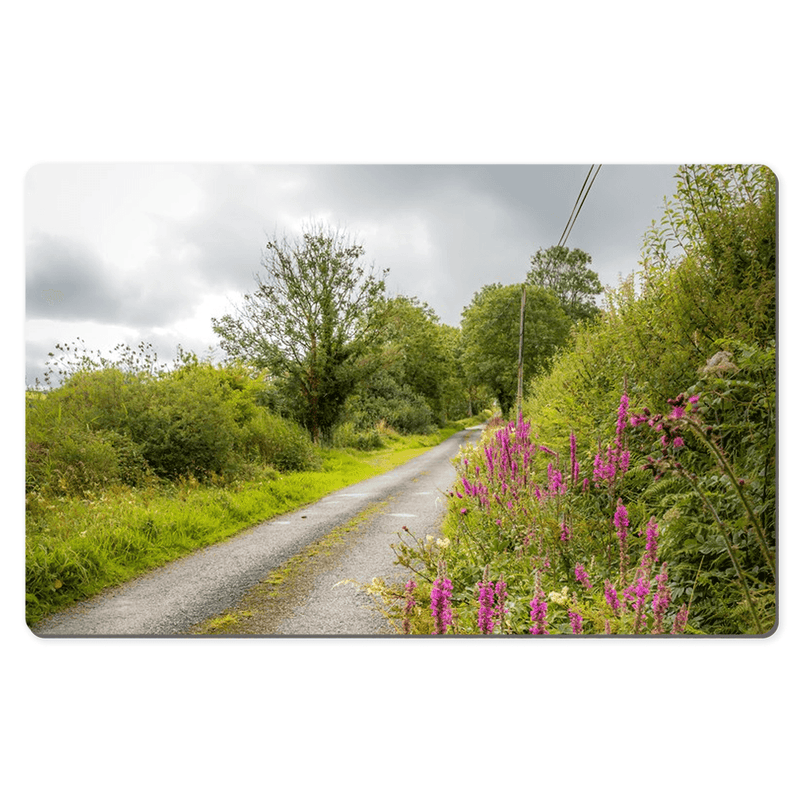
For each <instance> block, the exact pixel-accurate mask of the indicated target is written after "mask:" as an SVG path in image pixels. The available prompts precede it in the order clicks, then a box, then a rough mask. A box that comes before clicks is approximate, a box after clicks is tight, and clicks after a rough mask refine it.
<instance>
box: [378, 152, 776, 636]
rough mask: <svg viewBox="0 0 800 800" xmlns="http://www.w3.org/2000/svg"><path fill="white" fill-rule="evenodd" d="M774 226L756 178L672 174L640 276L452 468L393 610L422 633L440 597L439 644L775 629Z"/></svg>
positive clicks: (727, 169) (733, 172) (402, 555)
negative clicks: (436, 522) (673, 182)
mask: <svg viewBox="0 0 800 800" xmlns="http://www.w3.org/2000/svg"><path fill="white" fill-rule="evenodd" d="M775 221H776V217H775V181H774V176H773V175H772V174H771V173H770V172H769V170H767V169H766V168H763V167H745V166H742V167H739V166H688V167H683V168H681V170H680V172H679V175H678V190H677V193H676V195H675V198H673V200H672V201H671V202H669V203H667V205H666V210H665V214H664V218H663V219H662V221H661V223H660V225H654V227H653V230H651V231H650V232H649V233H648V235H647V237H646V239H645V248H644V252H643V258H642V264H643V272H642V274H641V275H640V276H638V279H637V280H635V279H634V278H630V279H628V280H626V281H624V282H623V283H622V284H621V285H620V287H619V288H618V289H617V290H615V291H611V292H608V293H607V296H606V304H605V309H604V311H603V313H602V315H601V316H600V317H599V318H598V319H597V320H595V321H594V322H592V323H590V324H587V323H582V324H579V325H577V326H576V327H575V328H573V330H572V331H571V334H570V339H569V345H568V347H565V348H563V349H562V351H561V352H560V353H559V354H558V355H557V356H556V357H555V359H554V361H553V364H552V368H551V369H550V371H549V372H548V373H547V374H541V375H539V376H538V377H535V378H534V379H533V381H532V382H531V384H530V388H529V393H528V398H527V400H526V402H525V405H524V411H525V418H526V419H527V420H530V422H524V421H522V420H519V421H518V422H517V423H516V424H511V425H507V426H505V427H495V428H493V429H492V430H491V432H490V430H489V429H487V434H486V436H487V438H486V440H485V441H484V442H483V443H482V445H481V446H479V447H476V448H474V449H471V450H468V451H464V453H463V454H462V458H461V459H460V460H459V462H458V464H457V467H458V471H459V481H458V482H457V483H456V485H455V487H454V488H453V494H452V497H451V500H450V508H449V513H448V518H447V521H446V523H445V528H444V531H443V533H444V534H445V535H444V536H443V537H441V538H440V539H438V540H435V539H433V538H431V539H430V540H426V541H418V540H415V539H414V538H413V536H412V532H410V531H407V532H406V533H405V534H404V537H403V538H404V541H403V542H401V544H400V545H399V546H398V559H399V561H400V563H403V564H405V565H406V566H408V567H409V568H410V569H412V570H415V578H414V582H415V583H416V584H418V585H417V586H416V587H415V588H414V590H413V592H412V595H411V598H410V600H409V598H408V597H405V594H404V592H403V591H401V590H400V588H394V589H393V590H392V591H387V592H386V593H385V595H384V596H385V599H386V600H387V602H388V603H389V606H390V608H391V613H393V614H395V616H396V617H397V618H398V619H401V618H403V616H404V614H407V619H406V622H407V623H408V625H409V626H410V627H411V628H412V629H413V630H414V631H415V632H432V625H433V626H435V625H437V624H440V622H441V619H442V614H441V611H440V610H437V609H438V608H440V606H441V604H442V602H443V599H442V598H443V597H444V595H442V591H443V588H442V587H443V586H444V588H446V589H447V592H445V595H447V597H446V601H447V603H449V604H450V608H449V611H448V613H452V624H450V625H448V632H456V633H480V632H483V633H486V632H489V631H490V629H491V631H493V632H495V633H497V632H505V633H528V632H532V633H543V632H548V633H578V632H580V633H604V632H606V633H640V634H641V633H645V632H648V633H662V632H664V633H668V632H669V631H675V632H678V631H681V630H683V631H686V632H693V633H713V634H737V633H738V634H741V633H749V634H762V635H763V634H765V633H768V632H769V631H770V630H772V629H774V621H775V618H776V616H775V615H776V586H775V560H776V558H775V556H776V497H775V458H776V447H775V446H776V439H775V433H776V417H775V271H776V263H775V252H776V241H775V233H776V226H775ZM509 316H511V315H509ZM489 327H490V325H489V322H488V321H487V322H486V323H485V324H484V326H483V329H484V330H488V329H489ZM621 395H622V398H623V399H622V401H620V396H621ZM528 426H530V427H528ZM573 437H575V439H573ZM567 443H569V444H567ZM567 453H568V454H569V455H567ZM575 470H577V472H576V471H575ZM445 576H446V579H447V580H448V581H450V584H451V586H450V587H449V588H448V587H447V586H445V585H444V584H443V583H441V582H442V581H443V580H444V578H445ZM436 581H439V582H440V583H439V586H438V588H437V594H436V606H435V607H434V603H433V599H432V597H431V589H432V588H433V586H434V585H435V583H436ZM411 600H413V602H414V605H411V602H410V601H411ZM409 608H410V609H411V611H407V609H409ZM434 617H435V618H436V619H434V620H433V622H432V619H433V618H434ZM422 620H425V621H424V622H423V621H422ZM437 620H438V621H437Z"/></svg>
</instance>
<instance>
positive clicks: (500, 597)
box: [494, 576, 508, 626]
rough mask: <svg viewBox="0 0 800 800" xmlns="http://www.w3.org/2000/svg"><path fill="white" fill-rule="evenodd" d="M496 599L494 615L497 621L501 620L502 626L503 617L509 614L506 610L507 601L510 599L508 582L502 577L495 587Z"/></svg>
mask: <svg viewBox="0 0 800 800" xmlns="http://www.w3.org/2000/svg"><path fill="white" fill-rule="evenodd" d="M494 597H495V606H494V615H495V618H496V619H497V620H499V622H500V625H501V626H502V624H503V617H504V616H505V615H506V614H507V613H508V611H507V609H506V600H507V599H508V586H507V585H506V582H505V581H504V580H503V578H502V576H501V577H500V579H499V580H498V581H497V583H495V585H494Z"/></svg>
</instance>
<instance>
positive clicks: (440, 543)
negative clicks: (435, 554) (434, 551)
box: [436, 536, 450, 550]
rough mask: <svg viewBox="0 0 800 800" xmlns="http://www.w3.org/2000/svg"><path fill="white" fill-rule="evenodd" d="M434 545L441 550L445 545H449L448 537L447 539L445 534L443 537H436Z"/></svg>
mask: <svg viewBox="0 0 800 800" xmlns="http://www.w3.org/2000/svg"><path fill="white" fill-rule="evenodd" d="M436 546H437V547H438V548H440V549H442V550H443V549H444V548H445V547H449V546H450V539H448V538H447V537H446V536H445V538H444V539H437V540H436Z"/></svg>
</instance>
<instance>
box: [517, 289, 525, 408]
mask: <svg viewBox="0 0 800 800" xmlns="http://www.w3.org/2000/svg"><path fill="white" fill-rule="evenodd" d="M524 344H525V284H524V283H523V284H522V302H521V303H520V309H519V364H518V366H517V419H519V418H520V417H521V416H522V350H523V345H524Z"/></svg>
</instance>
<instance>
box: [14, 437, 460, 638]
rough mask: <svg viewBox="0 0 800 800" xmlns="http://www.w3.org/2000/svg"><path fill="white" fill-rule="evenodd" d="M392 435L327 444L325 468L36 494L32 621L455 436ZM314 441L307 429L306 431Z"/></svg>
mask: <svg viewBox="0 0 800 800" xmlns="http://www.w3.org/2000/svg"><path fill="white" fill-rule="evenodd" d="M453 433H454V430H453V429H446V430H443V431H440V432H437V433H436V434H433V435H430V436H427V437H420V436H413V437H408V438H403V437H400V436H394V437H392V440H391V442H388V443H387V444H388V446H386V447H385V448H384V449H383V450H382V451H381V452H380V453H377V454H376V453H375V452H374V451H372V452H369V453H362V454H355V453H353V452H349V451H348V452H345V451H342V450H322V451H320V452H319V454H318V459H319V461H320V462H321V468H320V469H318V470H314V471H308V470H304V471H300V472H292V473H283V474H281V473H278V472H277V471H276V470H275V469H273V468H272V467H269V466H259V465H257V464H251V465H250V466H249V469H247V470H246V471H243V472H242V473H240V474H238V475H236V476H228V478H227V479H223V478H222V477H220V476H216V477H213V478H212V479H211V480H207V481H199V480H197V479H195V478H194V477H186V478H181V479H179V480H176V481H172V482H166V481H157V482H156V481H151V482H148V483H147V484H145V485H142V486H138V487H129V486H124V485H121V484H119V483H117V484H109V485H107V486H105V487H102V488H98V489H96V490H91V491H85V492H83V493H82V494H80V495H64V494H58V493H53V494H44V493H42V492H39V491H37V490H36V489H32V490H31V491H29V492H28V493H27V497H26V599H27V603H26V615H27V618H28V622H29V624H34V623H35V622H36V621H38V620H40V619H41V618H42V617H43V616H45V615H46V614H48V613H51V612H53V611H55V610H58V609H59V608H63V607H64V606H65V605H68V604H69V603H71V602H73V601H75V600H79V599H82V598H86V597H90V596H91V595H93V594H96V593H97V592H98V591H100V590H101V589H103V588H104V587H106V586H113V585H116V584H118V583H121V582H123V581H125V580H128V579H130V578H133V577H135V576H136V575H139V574H141V573H143V572H144V571H146V570H147V569H150V568H152V567H155V566H158V565H160V564H164V563H166V562H168V561H170V560H172V559H175V558H177V557H179V556H182V555H185V554H186V553H189V552H191V551H193V550H197V549H198V548H200V547H204V546H206V545H209V544H212V543H214V542H218V541H221V540H223V539H226V538H228V537H230V536H232V535H234V534H235V533H237V532H239V531H241V530H242V529H243V528H245V527H247V526H248V525H252V524H255V523H258V522H261V521H263V520H266V519H269V518H271V517H273V516H275V515H277V514H281V513H285V512H287V511H291V510H293V509H296V508H299V507H300V506H303V505H305V504H307V503H310V502H313V501H315V500H318V499H319V498H321V497H323V496H324V495H326V494H329V493H330V492H332V491H336V490H337V489H341V488H344V487H345V486H350V485H352V484H353V483H356V482H358V481H361V480H364V479H366V478H369V477H372V476H373V475H378V474H381V473H383V472H386V471H387V470H389V469H392V468H394V467H396V466H398V465H400V464H402V463H404V462H405V461H407V460H408V459H410V458H413V457H415V456H417V455H419V454H420V453H422V452H424V450H425V449H427V448H429V447H432V446H434V445H436V444H438V443H439V442H440V441H442V440H443V439H444V438H447V437H448V436H450V435H452V434H453ZM304 435H305V437H306V440H307V434H306V433H304Z"/></svg>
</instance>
